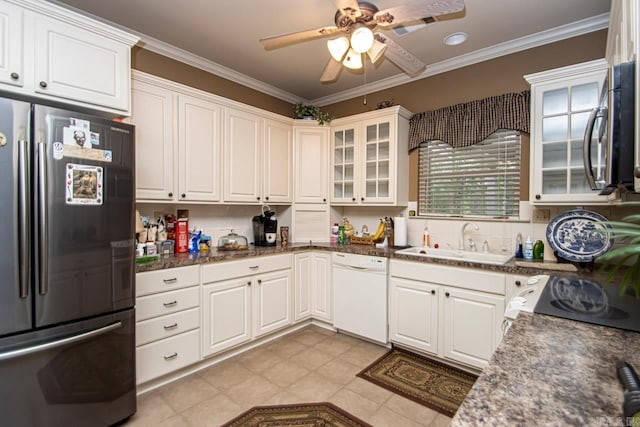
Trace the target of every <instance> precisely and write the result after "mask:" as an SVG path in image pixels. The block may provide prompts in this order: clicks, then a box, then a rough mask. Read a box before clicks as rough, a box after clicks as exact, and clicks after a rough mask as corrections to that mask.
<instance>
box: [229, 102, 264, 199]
mask: <svg viewBox="0 0 640 427" xmlns="http://www.w3.org/2000/svg"><path fill="white" fill-rule="evenodd" d="M261 147H262V118H261V117H260V116H258V115H256V114H252V113H248V112H245V111H242V110H236V109H232V108H227V111H226V115H225V138H224V201H225V202H243V203H256V202H260V198H261V181H260V177H261V171H262V161H261V158H260V149H261Z"/></svg>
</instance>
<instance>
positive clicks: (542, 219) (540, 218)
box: [533, 209, 551, 223]
mask: <svg viewBox="0 0 640 427" xmlns="http://www.w3.org/2000/svg"><path fill="white" fill-rule="evenodd" d="M550 218H551V210H550V209H534V210H533V222H539V223H548V222H549V219H550Z"/></svg>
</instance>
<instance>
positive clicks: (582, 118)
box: [524, 60, 615, 205]
mask: <svg viewBox="0 0 640 427" xmlns="http://www.w3.org/2000/svg"><path fill="white" fill-rule="evenodd" d="M606 75H607V63H606V61H604V60H595V61H590V62H586V63H583V64H578V65H572V66H568V67H562V68H558V69H555V70H550V71H544V72H541V73H536V74H530V75H527V76H524V77H525V79H526V80H527V81H528V82H529V83H530V84H531V170H530V177H531V183H530V185H531V189H530V200H531V202H532V203H533V204H540V205H544V204H564V205H569V204H576V203H579V204H607V203H610V202H611V199H613V198H614V197H615V196H613V197H612V196H601V195H599V193H600V190H592V189H591V187H590V186H589V183H588V181H587V178H586V173H585V168H584V160H583V149H584V147H583V145H584V135H585V129H586V126H587V121H588V119H589V115H590V113H591V110H592V109H593V108H595V107H597V106H598V104H599V100H600V95H601V93H602V86H603V84H605V78H606ZM596 136H597V135H596ZM590 142H591V146H592V147H593V149H592V150H591V163H592V167H593V168H594V172H595V173H596V176H597V173H598V172H599V171H600V170H602V168H603V167H604V162H605V158H604V155H605V153H604V151H603V150H602V149H600V148H599V147H600V144H598V143H597V141H595V138H594V140H593V141H590Z"/></svg>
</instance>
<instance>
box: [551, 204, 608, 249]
mask: <svg viewBox="0 0 640 427" xmlns="http://www.w3.org/2000/svg"><path fill="white" fill-rule="evenodd" d="M606 220H607V218H605V217H603V216H602V215H600V214H598V213H596V212H592V211H587V210H584V209H574V210H572V211H567V212H563V213H561V214H560V215H558V216H556V217H555V218H553V220H551V222H550V223H549V225H547V241H548V242H549V246H550V247H551V249H553V250H554V251H555V252H556V254H557V255H558V256H560V257H562V258H564V259H566V260H567V261H573V262H591V261H593V259H594V258H597V257H599V256H600V255H603V254H604V253H605V252H607V251H608V250H609V249H611V246H613V236H612V235H611V234H610V233H603V232H602V230H603V229H604V228H609V226H607V225H604V224H597V223H599V222H601V221H606Z"/></svg>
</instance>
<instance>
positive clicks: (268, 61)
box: [50, 0, 611, 105]
mask: <svg viewBox="0 0 640 427" xmlns="http://www.w3.org/2000/svg"><path fill="white" fill-rule="evenodd" d="M50 1H54V2H56V3H58V4H62V5H68V6H71V7H72V8H75V9H80V10H82V11H85V12H88V13H89V14H91V15H94V16H96V17H99V18H101V19H102V20H106V21H108V22H110V23H114V24H117V26H120V27H123V28H125V29H128V30H131V31H132V32H134V33H136V34H138V35H140V36H141V38H142V40H141V43H142V44H143V45H144V46H145V47H146V48H148V49H151V50H153V51H156V52H158V53H162V54H164V55H167V56H171V57H174V58H177V59H180V60H182V61H184V62H188V63H191V64H192V65H196V66H198V67H200V68H204V69H207V70H209V71H212V72H215V73H216V74H219V75H222V76H223V77H225V78H230V79H233V80H235V81H239V82H240V83H243V84H245V85H247V86H250V87H254V88H257V89H259V90H262V91H263V92H266V93H269V94H271V95H274V96H277V97H279V98H282V99H285V100H287V101H290V102H295V101H300V100H302V101H307V102H314V103H316V104H319V105H324V104H328V103H330V102H336V101H340V100H342V99H347V98H351V97H353V96H356V95H360V94H362V93H364V92H365V91H372V90H374V89H381V88H384V87H390V86H393V85H396V84H402V83H406V82H408V81H410V80H411V79H412V78H410V77H409V76H407V75H406V74H404V73H403V72H402V71H401V70H400V69H399V68H397V67H396V66H395V65H394V64H393V63H391V62H390V61H389V60H387V59H384V60H381V61H379V62H378V63H377V64H376V65H373V64H371V63H370V62H369V61H367V64H366V75H364V74H363V73H362V71H359V72H354V71H352V70H348V69H343V71H342V73H341V75H340V77H339V78H338V80H337V81H336V82H334V83H329V84H327V83H325V84H323V83H320V81H319V79H320V75H321V73H322V71H323V69H324V67H325V66H326V64H327V62H328V61H329V57H330V56H329V52H328V51H327V48H326V40H328V39H319V40H313V41H308V42H303V43H300V44H296V45H292V46H288V47H284V48H280V49H275V50H271V51H266V50H264V49H263V48H262V46H261V45H260V43H259V42H258V39H260V38H262V37H267V36H272V35H278V34H283V33H289V32H295V31H302V30H308V29H315V28H319V27H325V26H332V25H334V15H335V12H336V9H337V8H336V4H335V2H334V1H333V0H231V1H227V0H102V1H98V0H50ZM369 1H370V2H372V3H374V4H375V5H376V6H377V7H378V8H379V9H386V8H389V7H392V6H397V5H400V4H402V3H403V1H402V0H369ZM465 4H466V10H465V13H464V16H463V17H462V18H459V19H450V20H442V21H439V22H435V23H433V24H431V25H429V26H427V27H425V28H423V29H420V30H418V31H415V32H412V33H410V34H407V35H405V36H402V37H399V36H397V35H396V34H394V33H393V32H392V31H386V34H387V35H388V36H389V37H390V38H392V39H394V40H395V41H396V42H397V43H399V44H400V45H401V46H402V47H404V48H405V49H407V50H408V51H409V52H411V53H413V54H414V55H415V56H417V57H418V58H419V59H421V60H422V61H423V62H425V63H426V64H427V69H426V70H425V72H424V73H422V74H421V75H419V76H416V77H413V79H418V78H423V77H426V76H428V75H432V74H435V73H437V72H442V71H446V70H447V69H451V68H455V67H459V66H463V65H466V64H470V63H473V62H478V61H481V60H485V59H489V58H492V57H495V56H499V55H501V54H507V53H511V52H513V51H517V50H522V49H525V48H529V47H533V46H536V45H540V44H544V43H548V42H551V41H555V40H559V39H562V38H567V37H571V36H574V35H577V34H581V33H585V32H589V31H594V30H596V29H602V28H606V26H607V21H608V17H607V14H608V12H609V9H610V6H611V0H465ZM458 31H464V32H466V33H468V34H469V38H468V40H467V42H466V43H464V44H462V45H459V46H454V47H450V46H445V45H444V44H443V43H442V39H443V37H444V36H446V35H447V34H451V33H454V32H458ZM365 79H366V80H365ZM365 81H366V85H365Z"/></svg>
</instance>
